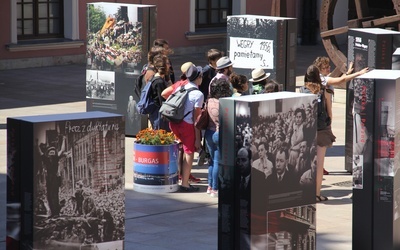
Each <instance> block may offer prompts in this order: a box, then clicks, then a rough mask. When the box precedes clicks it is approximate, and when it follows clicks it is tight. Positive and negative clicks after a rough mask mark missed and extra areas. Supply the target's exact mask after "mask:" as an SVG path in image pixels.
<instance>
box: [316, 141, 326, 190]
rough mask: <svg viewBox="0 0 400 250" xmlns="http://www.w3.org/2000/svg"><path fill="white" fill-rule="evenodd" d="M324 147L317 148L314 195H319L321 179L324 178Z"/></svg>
mask: <svg viewBox="0 0 400 250" xmlns="http://www.w3.org/2000/svg"><path fill="white" fill-rule="evenodd" d="M325 153H326V147H320V146H317V178H316V179H317V180H316V182H317V183H316V185H317V186H316V189H315V192H316V195H317V196H320V195H321V186H322V178H323V176H324V160H325Z"/></svg>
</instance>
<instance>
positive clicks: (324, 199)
mask: <svg viewBox="0 0 400 250" xmlns="http://www.w3.org/2000/svg"><path fill="white" fill-rule="evenodd" d="M316 198H317V202H322V201H327V200H328V197H326V196H323V195H317V196H316Z"/></svg>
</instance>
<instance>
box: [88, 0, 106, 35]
mask: <svg viewBox="0 0 400 250" xmlns="http://www.w3.org/2000/svg"><path fill="white" fill-rule="evenodd" d="M87 14H88V17H89V23H88V26H89V27H87V29H88V31H89V32H93V33H96V32H97V31H99V30H101V28H102V27H103V25H104V23H105V21H106V19H107V16H106V13H105V12H104V10H103V8H102V7H95V6H94V5H92V4H89V5H88V9H87Z"/></svg>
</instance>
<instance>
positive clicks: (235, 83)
mask: <svg viewBox="0 0 400 250" xmlns="http://www.w3.org/2000/svg"><path fill="white" fill-rule="evenodd" d="M229 81H230V82H231V83H232V87H234V88H235V89H237V91H238V92H239V93H242V92H243V91H244V89H243V86H244V85H245V84H246V82H247V77H246V76H245V75H238V74H236V73H232V74H231V75H230V76H229Z"/></svg>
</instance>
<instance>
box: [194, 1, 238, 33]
mask: <svg viewBox="0 0 400 250" xmlns="http://www.w3.org/2000/svg"><path fill="white" fill-rule="evenodd" d="M231 14H232V0H196V21H195V26H196V28H213V27H226V18H227V16H228V15H231Z"/></svg>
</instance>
